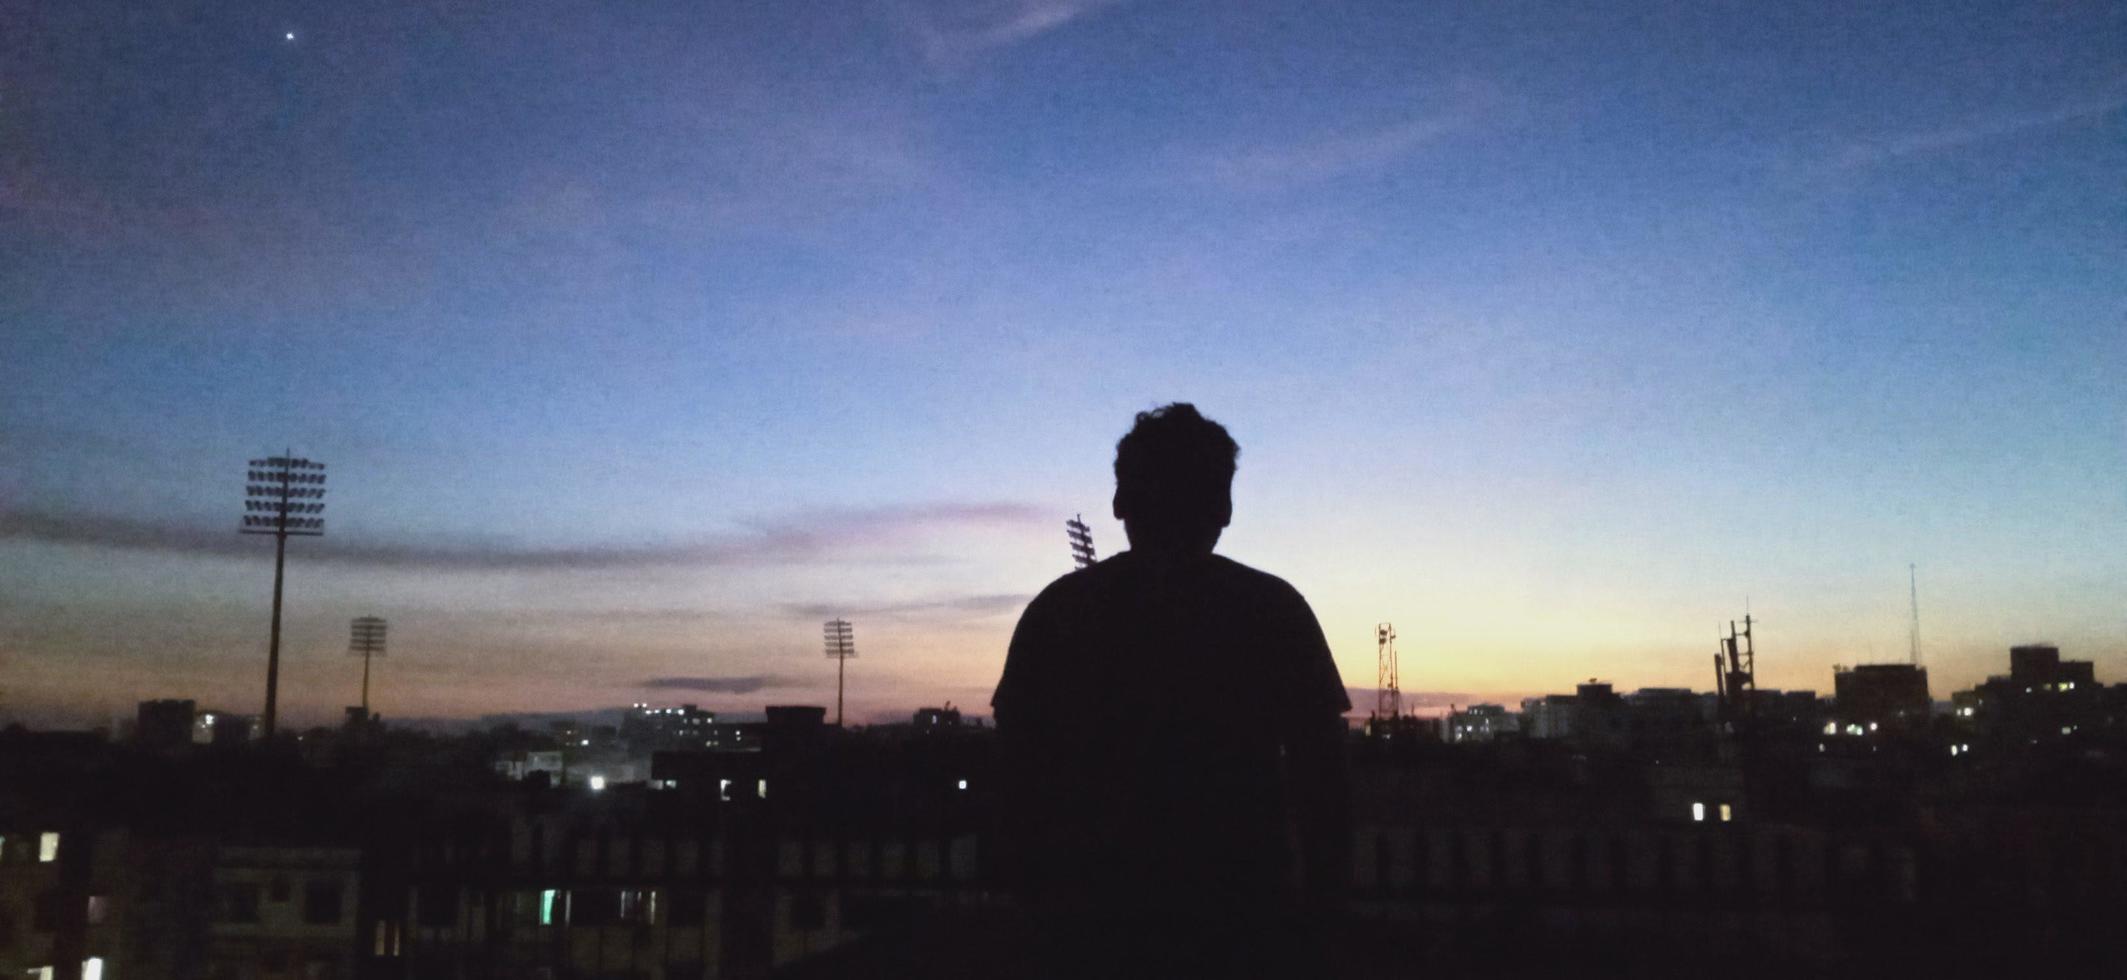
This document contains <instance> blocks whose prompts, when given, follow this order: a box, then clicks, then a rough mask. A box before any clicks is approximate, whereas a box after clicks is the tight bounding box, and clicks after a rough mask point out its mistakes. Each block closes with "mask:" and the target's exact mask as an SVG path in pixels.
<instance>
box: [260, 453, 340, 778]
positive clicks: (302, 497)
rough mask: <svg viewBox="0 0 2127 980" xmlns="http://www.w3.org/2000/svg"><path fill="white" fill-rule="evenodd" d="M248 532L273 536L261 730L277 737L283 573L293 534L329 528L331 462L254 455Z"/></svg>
mask: <svg viewBox="0 0 2127 980" xmlns="http://www.w3.org/2000/svg"><path fill="white" fill-rule="evenodd" d="M244 479H245V483H244V524H243V527H241V528H240V529H239V530H241V531H242V532H243V533H245V534H271V535H273V632H272V634H271V637H270V639H268V641H267V645H266V716H265V718H264V719H263V721H264V724H263V725H262V726H261V729H262V730H263V732H264V735H265V737H266V738H268V739H270V738H272V737H273V728H274V720H275V716H276V714H277V712H278V709H279V708H280V690H281V578H282V573H283V569H284V568H285V567H286V566H287V563H288V539H289V538H290V537H299V538H314V537H318V536H319V535H322V534H324V533H325V519H324V518H323V517H319V516H316V515H319V514H323V513H324V512H325V464H323V463H319V462H315V461H312V460H308V459H301V458H298V457H295V456H291V455H285V454H284V455H280V456H268V457H266V458H265V459H254V460H252V461H251V467H250V469H249V470H247V471H246V472H245V474H244Z"/></svg>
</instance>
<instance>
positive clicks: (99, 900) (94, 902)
mask: <svg viewBox="0 0 2127 980" xmlns="http://www.w3.org/2000/svg"><path fill="white" fill-rule="evenodd" d="M110 915H111V896H109V895H90V896H89V907H88V909H87V911H86V912H85V913H84V915H83V919H82V921H83V922H86V923H88V924H89V925H92V926H100V925H103V922H104V920H105V919H107V918H110Z"/></svg>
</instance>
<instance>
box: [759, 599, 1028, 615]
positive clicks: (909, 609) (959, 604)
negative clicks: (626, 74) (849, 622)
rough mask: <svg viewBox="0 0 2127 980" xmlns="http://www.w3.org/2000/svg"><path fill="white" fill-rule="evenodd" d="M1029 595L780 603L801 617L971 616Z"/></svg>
mask: <svg viewBox="0 0 2127 980" xmlns="http://www.w3.org/2000/svg"><path fill="white" fill-rule="evenodd" d="M1033 598H1034V597H1033V596H1031V595H1027V594H1025V593H1022V592H1000V593H994V594H985V595H965V596H946V597H941V598H935V599H918V600H914V601H910V602H888V603H873V604H866V605H848V604H846V603H845V604H835V603H826V602H790V603H784V604H783V607H782V608H783V611H784V612H785V613H788V614H789V615H791V616H792V617H794V618H801V619H826V618H828V617H830V616H888V617H891V616H909V615H923V614H926V613H967V614H970V615H974V616H994V615H997V614H1000V613H1007V612H1014V611H1016V610H1018V609H1021V608H1023V607H1024V606H1026V604H1027V603H1028V602H1029V601H1031V600H1032V599H1033Z"/></svg>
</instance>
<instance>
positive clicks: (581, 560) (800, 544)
mask: <svg viewBox="0 0 2127 980" xmlns="http://www.w3.org/2000/svg"><path fill="white" fill-rule="evenodd" d="M1047 516H1048V513H1047V511H1044V510H1041V509H1040V508H1036V507H1034V506H1031V505H1028V504H1019V503H1009V502H987V503H931V504H908V505H901V506H893V507H872V508H852V509H839V510H811V511H802V512H797V513H794V514H789V515H784V516H780V517H776V518H772V519H766V520H758V521H754V522H751V525H750V529H749V530H747V531H745V532H741V533H736V534H726V535H717V536H708V537H697V538H693V539H689V540H681V541H674V542H670V543H657V544H641V545H626V544H591V545H575V546H563V547H538V546H520V545H511V544H503V543H490V542H477V541H473V542H459V543H450V542H442V543H429V542H412V541H376V540H362V539H359V538H335V537H333V536H332V535H331V534H330V533H328V534H327V535H326V536H325V537H323V538H319V539H316V540H314V541H310V542H306V543H305V546H304V549H303V550H304V560H305V561H312V562H325V563H332V564H344V565H359V566H370V567H378V568H413V569H426V570H430V571H445V572H453V571H455V572H484V571H595V570H602V569H613V568H645V567H673V566H708V565H747V564H773V563H796V562H808V561H819V560H825V559H827V558H830V557H832V556H835V555H839V554H846V553H847V552H848V551H849V549H850V548H851V546H852V545H854V544H861V543H864V542H868V541H884V540H892V539H895V538H899V537H903V536H906V535H909V534H914V533H919V532H923V531H929V530H938V529H944V528H952V527H965V526H988V527H994V526H1000V525H1014V524H1027V523H1031V522H1036V521H1044V520H1046V518H1047ZM5 540H15V541H31V542H39V543H45V544H61V545H81V546H88V547H102V548H119V549H126V550H133V551H154V552H164V553H173V554H187V555H202V556H226V557H238V556H241V557H255V556H256V555H257V554H258V544H257V542H255V541H252V540H251V539H250V538H248V537H246V536H243V535H239V534H237V533H236V531H235V529H234V528H233V527H231V528H212V527H200V526H197V525H180V524H167V523H161V522H156V521H147V520H139V519H134V518H126V517H114V516H107V515H98V514H88V513H81V512H71V511H48V510H35V509H15V510H8V511H0V541H5Z"/></svg>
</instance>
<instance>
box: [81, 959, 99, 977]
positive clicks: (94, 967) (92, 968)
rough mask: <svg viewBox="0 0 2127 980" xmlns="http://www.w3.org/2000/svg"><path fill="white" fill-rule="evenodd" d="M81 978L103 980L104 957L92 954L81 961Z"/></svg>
mask: <svg viewBox="0 0 2127 980" xmlns="http://www.w3.org/2000/svg"><path fill="white" fill-rule="evenodd" d="M81 980H103V957H101V956H91V957H89V958H88V959H85V960H82V961H81Z"/></svg>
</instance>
